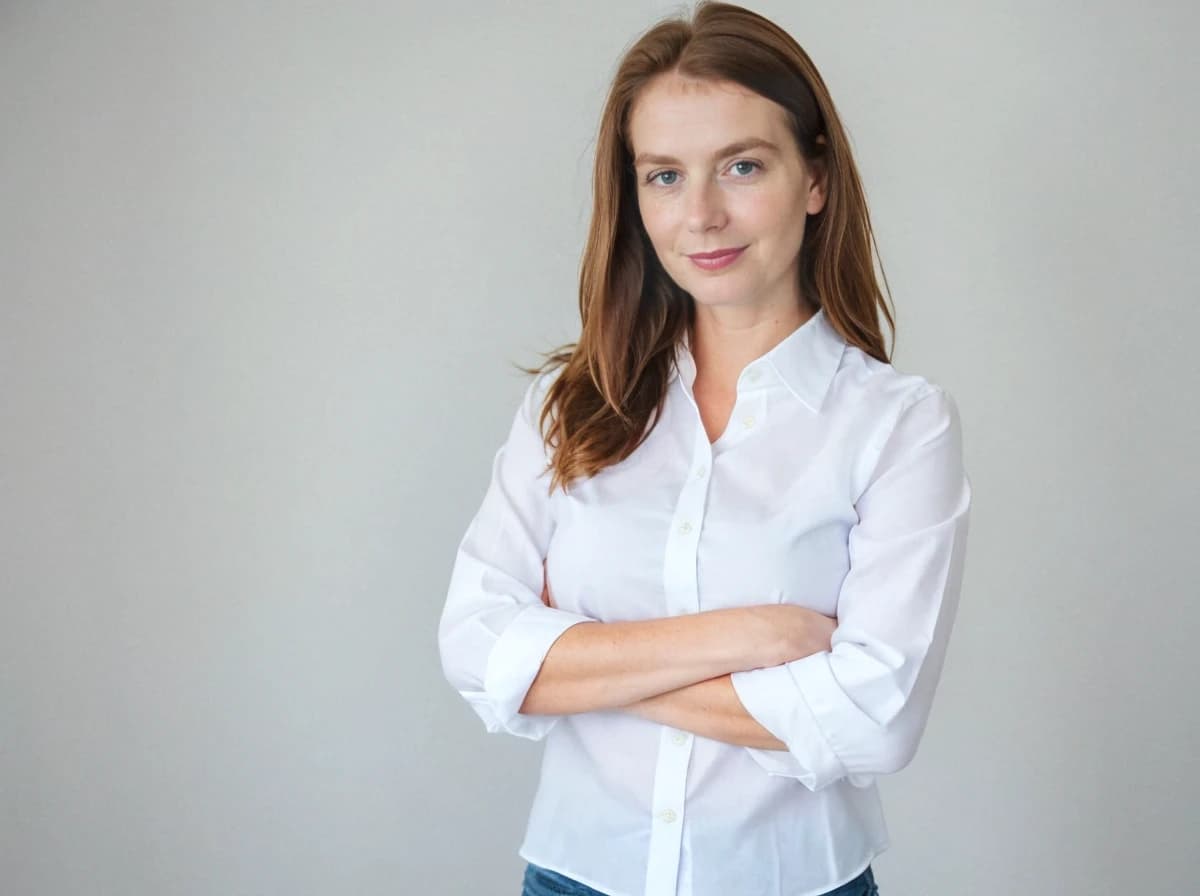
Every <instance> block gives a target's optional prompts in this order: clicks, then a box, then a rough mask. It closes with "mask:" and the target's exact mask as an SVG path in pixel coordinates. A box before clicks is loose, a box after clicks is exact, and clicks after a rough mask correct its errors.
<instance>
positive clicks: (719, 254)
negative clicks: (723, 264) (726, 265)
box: [688, 246, 745, 259]
mask: <svg viewBox="0 0 1200 896" xmlns="http://www.w3.org/2000/svg"><path fill="white" fill-rule="evenodd" d="M744 248H745V246H743V247H741V248H739V249H715V250H713V251H712V252H693V253H692V254H691V255H689V256H688V258H705V259H707V258H724V257H725V256H726V255H733V254H734V253H735V252H741V251H742V249H744Z"/></svg>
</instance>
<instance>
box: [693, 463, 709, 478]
mask: <svg viewBox="0 0 1200 896" xmlns="http://www.w3.org/2000/svg"><path fill="white" fill-rule="evenodd" d="M707 472H708V467H706V466H704V465H703V464H701V465H700V466H699V468H697V470H696V476H697V478H700V479H703V478H704V474H705V473H707Z"/></svg>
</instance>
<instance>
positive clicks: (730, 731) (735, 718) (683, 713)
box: [623, 674, 787, 750]
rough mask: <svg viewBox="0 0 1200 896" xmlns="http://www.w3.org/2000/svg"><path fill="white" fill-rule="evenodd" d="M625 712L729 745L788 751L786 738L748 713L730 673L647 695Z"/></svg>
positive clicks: (625, 708)
mask: <svg viewBox="0 0 1200 896" xmlns="http://www.w3.org/2000/svg"><path fill="white" fill-rule="evenodd" d="M623 711H624V712H629V713H631V714H633V715H636V716H640V717H641V718H644V719H649V720H650V721H652V722H659V723H661V724H663V725H670V726H671V727H672V728H679V729H680V730H682V731H690V732H692V733H693V734H698V735H700V736H701V737H707V738H710V739H712V740H719V741H723V742H724V743H727V744H735V745H737V746H742V747H757V748H759V749H763V750H787V745H786V744H785V743H783V741H781V740H779V739H778V738H776V737H775V736H774V735H772V734H771V733H770V732H769V731H767V729H766V728H764V727H763V726H762V725H760V724H759V723H758V722H757V721H756V720H755V719H754V718H753V717H752V716H751V715H750V714H749V713H748V712H746V707H744V706H743V705H742V701H741V700H739V699H738V696H737V692H736V691H735V690H734V689H733V684H732V682H731V681H730V679H729V675H728V674H724V675H719V676H717V677H715V678H710V679H708V680H706V681H700V682H696V683H694V684H690V685H685V686H684V687H682V688H677V689H676V690H674V691H669V692H667V693H665V694H656V695H654V696H652V697H647V698H645V699H643V700H639V701H637V702H636V703H633V704H631V705H629V706H627V707H624V708H623Z"/></svg>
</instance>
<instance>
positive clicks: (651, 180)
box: [646, 171, 675, 187]
mask: <svg viewBox="0 0 1200 896" xmlns="http://www.w3.org/2000/svg"><path fill="white" fill-rule="evenodd" d="M674 174H675V172H674V171H660V172H658V174H652V175H650V177H649V178H648V179H647V181H646V182H647V183H651V184H652V183H654V182H655V181H656V180H658V179H659V178H660V177H665V176H672V175H674ZM658 182H659V183H660V184H662V185H663V186H664V187H670V186H672V185H673V184H674V181H672V182H671V183H665V182H663V181H658Z"/></svg>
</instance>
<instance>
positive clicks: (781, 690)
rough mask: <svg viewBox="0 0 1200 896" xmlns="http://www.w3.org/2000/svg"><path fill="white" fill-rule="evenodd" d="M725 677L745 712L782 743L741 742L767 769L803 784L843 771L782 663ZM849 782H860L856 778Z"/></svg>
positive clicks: (813, 785) (822, 782)
mask: <svg viewBox="0 0 1200 896" xmlns="http://www.w3.org/2000/svg"><path fill="white" fill-rule="evenodd" d="M729 678H730V681H731V682H732V684H733V689H734V691H736V692H737V695H738V699H739V700H741V701H742V705H743V706H744V707H745V708H746V712H748V713H749V714H750V715H751V716H752V717H753V718H754V719H755V721H757V722H758V723H759V724H760V725H762V726H763V727H764V728H766V729H767V731H769V732H770V733H771V734H772V735H774V736H775V737H776V738H777V739H779V740H781V741H783V743H785V744H787V747H788V749H787V752H784V751H782V750H762V749H757V748H755V747H746V748H745V749H746V750H748V751H749V753H750V756H751V758H753V759H754V761H755V762H757V763H758V764H759V765H760V766H761V767H762V768H763V769H764V770H765V771H766V772H767V774H770V775H781V776H784V777H788V778H795V779H797V780H798V781H800V783H802V784H803V785H804V786H805V787H807V788H808V789H809V790H820V789H821V788H822V787H826V786H827V785H829V784H830V783H832V782H833V781H836V780H838V779H839V778H844V777H846V769H845V767H844V766H843V765H842V762H841V760H840V759H839V758H838V756H837V753H835V752H834V750H833V747H832V746H831V745H830V743H829V741H828V740H827V739H826V738H825V736H824V734H823V732H822V731H821V729H820V726H819V724H818V722H817V717H816V715H815V714H814V713H813V711H812V708H811V707H810V706H809V704H808V702H807V701H806V700H805V698H804V695H803V694H802V693H801V692H800V691H799V690H798V689H797V687H796V683H795V681H794V680H793V678H792V673H791V671H790V669H789V667H788V666H787V665H780V666H769V667H767V668H763V669H750V670H747V671H742V672H734V673H732V674H731V675H730V676H729ZM854 783H856V784H859V786H862V782H861V781H855V782H854Z"/></svg>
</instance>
